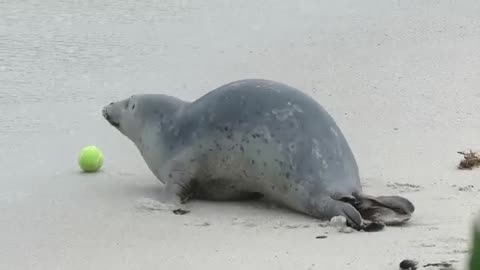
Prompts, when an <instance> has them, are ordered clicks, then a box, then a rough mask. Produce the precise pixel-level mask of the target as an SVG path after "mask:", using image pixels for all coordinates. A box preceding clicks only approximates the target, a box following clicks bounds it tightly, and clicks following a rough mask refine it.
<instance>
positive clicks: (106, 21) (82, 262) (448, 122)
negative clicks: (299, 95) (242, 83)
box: [0, 0, 480, 270]
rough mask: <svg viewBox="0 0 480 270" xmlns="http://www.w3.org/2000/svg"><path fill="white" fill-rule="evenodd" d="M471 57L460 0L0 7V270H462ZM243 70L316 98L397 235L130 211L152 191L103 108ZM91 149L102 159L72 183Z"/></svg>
mask: <svg viewBox="0 0 480 270" xmlns="http://www.w3.org/2000/svg"><path fill="white" fill-rule="evenodd" d="M479 48H480V2H479V1H475V0H464V1H436V0H425V1H410V0H408V1H396V0H389V1H380V0H364V1H353V0H341V1H323V0H322V1H319V0H301V1H274V0H257V1H221V0H211V1H199V0H177V1H174V0H166V1H153V0H146V1H118V0H112V1H100V0H93V1H63V0H62V1H50V0H47V1H33V0H27V1H14V0H4V1H0V108H1V111H0V130H1V131H0V153H1V155H0V167H1V168H2V170H0V269H2V270H3V269H5V270H7V269H18V270H21V269H32V270H37V269H49V270H53V269H72V270H73V269H79V270H80V269H81V270H86V269H115V270H123V269H128V270H130V269H142V270H148V269H175V270H176V269H179V270H181V269H305V270H307V269H311V270H313V269H369V270H377V269H378V270H386V269H398V267H399V266H398V265H399V263H400V262H401V261H402V260H404V259H414V260H418V261H419V262H420V264H421V265H425V264H428V263H439V262H450V263H452V264H453V266H454V267H455V269H458V270H460V269H466V268H465V265H466V261H467V259H468V249H469V245H470V242H469V241H470V234H471V226H472V220H473V217H474V215H475V214H476V213H477V212H478V211H480V196H479V194H480V183H479V182H478V181H479V179H480V168H479V169H474V170H458V169H457V168H456V166H457V164H458V163H459V161H460V160H461V158H462V156H461V155H459V154H458V153H457V151H463V150H469V149H472V150H480V114H479V113H478V112H479V109H480V50H479ZM244 78H265V79H272V80H276V81H280V82H283V83H286V84H289V85H292V86H294V87H297V88H298V89H301V90H302V91H305V93H307V94H309V95H311V96H312V97H314V98H315V99H316V100H317V101H318V102H319V103H320V104H322V106H324V107H325V108H326V109H327V110H328V112H329V113H330V114H331V115H332V116H333V117H334V118H335V120H336V121H337V123H338V125H339V127H340V128H341V129H342V131H343V133H344V135H345V136H346V137H347V140H348V142H349V144H350V146H351V148H352V150H353V152H354V154H355V156H356V159H357V162H358V165H359V167H360V173H361V177H362V183H363V186H364V188H365V191H367V192H368V193H371V194H375V195H381V194H388V195H401V196H404V197H406V198H408V199H410V200H411V201H412V202H413V203H414V204H415V206H416V212H415V213H414V216H413V218H412V219H411V221H410V222H409V223H408V225H406V226H402V227H387V228H386V229H385V230H384V231H381V232H375V233H365V232H352V233H341V232H338V231H337V230H336V229H335V228H333V227H330V226H327V224H326V223H325V222H320V221H319V220H316V219H313V218H310V217H308V216H304V215H300V214H297V213H294V212H291V211H289V210H285V209H281V208H278V207H274V206H271V205H267V204H264V203H260V202H255V203H254V202H222V203H219V202H206V201H192V202H190V203H189V209H190V210H191V212H190V213H189V214H187V215H173V214H172V213H170V212H161V211H153V212H152V211H145V210H142V209H139V208H137V207H136V203H137V201H138V200H140V199H142V198H148V197H153V196H155V194H156V193H157V192H158V191H159V190H160V188H161V185H160V183H159V182H158V180H157V179H156V178H155V177H154V176H153V174H152V173H151V172H150V171H149V170H148V168H147V166H146V164H145V162H144V161H143V159H142V157H141V155H140V153H139V152H138V150H137V149H136V148H135V146H134V145H133V144H132V143H131V142H130V141H128V140H127V138H125V137H124V136H123V135H121V134H120V133H119V132H117V131H116V130H115V129H113V128H112V127H111V126H110V125H109V124H108V123H107V122H106V121H105V119H103V117H102V114H101V109H102V107H103V106H104V105H106V104H108V103H110V102H111V101H114V100H119V99H123V98H126V97H128V96H130V95H132V94H137V93H163V94H168V95H174V96H177V97H179V98H182V99H184V100H188V101H193V100H195V99H196V98H198V97H200V96H202V95H203V94H205V93H207V92H208V91H210V90H211V89H213V88H216V87H218V86H220V85H222V84H224V83H227V82H230V81H234V80H239V79H244ZM91 144H93V145H96V146H98V147H99V148H100V149H101V150H102V151H103V153H104V157H105V164H104V166H103V168H102V171H100V172H99V173H95V174H83V173H81V172H80V170H79V167H78V164H77V155H78V153H79V151H80V149H81V148H82V147H83V146H86V145H91ZM323 235H326V236H327V237H326V238H322V239H317V238H316V237H317V236H323ZM419 269H440V268H438V267H430V268H423V267H420V268H419Z"/></svg>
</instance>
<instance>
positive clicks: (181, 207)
mask: <svg viewBox="0 0 480 270" xmlns="http://www.w3.org/2000/svg"><path fill="white" fill-rule="evenodd" d="M158 175H159V178H160V179H161V180H163V181H164V183H165V184H164V186H163V188H162V190H161V192H160V194H159V195H158V196H157V198H156V199H149V198H145V199H141V200H140V201H139V205H140V206H142V207H143V208H146V209H149V210H167V211H172V212H173V213H174V214H176V215H184V214H186V213H188V212H189V211H187V210H185V203H186V202H187V201H188V200H189V199H190V197H191V196H192V190H193V188H192V184H191V183H192V182H193V181H192V175H193V174H192V172H191V171H190V169H189V168H188V167H187V166H185V165H184V163H182V162H179V161H176V160H172V161H170V162H169V163H168V164H167V165H166V166H164V167H162V168H161V170H159V173H158Z"/></svg>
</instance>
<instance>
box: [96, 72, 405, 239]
mask: <svg viewBox="0 0 480 270" xmlns="http://www.w3.org/2000/svg"><path fill="white" fill-rule="evenodd" d="M102 112H103V116H104V117H105V119H106V120H107V121H108V122H109V123H110V124H111V125H112V126H114V127H116V128H117V129H118V130H119V131H120V132H121V133H122V134H124V135H125V136H126V137H128V138H129V139H130V140H131V141H132V142H133V143H134V144H135V145H136V147H137V148H138V149H139V151H140V153H141V155H142V156H143V158H144V160H145V162H146V163H147V165H148V167H149V168H150V170H151V171H152V172H153V174H154V175H155V176H156V177H157V178H158V180H160V182H162V183H163V184H164V185H163V188H162V191H161V194H159V197H158V201H159V203H161V204H164V205H169V206H172V209H177V208H178V209H181V208H182V207H183V206H184V204H185V203H186V202H187V201H188V200H189V199H190V198H195V199H204V200H246V199H256V198H264V199H266V200H269V201H272V202H275V203H277V204H280V205H282V206H284V207H286V208H290V209H292V210H294V211H298V212H301V213H304V214H307V215H310V216H313V217H315V218H318V219H321V220H328V219H331V218H332V217H335V216H344V217H345V218H346V220H347V225H349V226H351V227H353V228H355V229H358V230H361V229H364V230H367V229H366V228H368V226H370V225H372V224H377V225H379V224H380V228H383V226H385V225H392V224H402V223H404V222H406V221H408V220H409V219H410V218H411V215H412V214H413V212H414V206H413V204H412V203H411V202H410V201H409V200H407V199H405V198H403V197H399V196H377V197H375V196H371V195H367V194H364V193H363V191H362V186H361V183H360V177H359V169H358V167H357V163H356V161H355V157H354V155H353V153H352V151H351V149H350V147H349V145H348V143H347V141H346V139H345V137H344V135H343V134H342V132H341V131H340V129H339V127H338V126H337V124H336V123H335V121H334V119H333V118H332V117H331V116H330V115H329V114H328V113H327V111H326V110H325V109H324V108H323V107H322V106H321V105H320V104H319V103H317V102H316V101H315V100H314V99H313V98H311V97H310V96H308V95H306V94H304V93H303V92H302V91H300V90H298V89H295V88H293V87H291V86H289V85H286V84H283V83H279V82H275V81H270V80H263V79H246V80H240V81H235V82H231V83H228V84H225V85H223V86H220V87H218V88H216V89H214V90H212V91H210V92H208V93H207V94H205V95H204V96H202V97H200V98H198V99H197V100H195V101H193V102H187V101H183V100H180V99H178V98H176V97H172V96H167V95H162V94H141V95H133V96H131V97H129V98H127V99H124V100H121V101H118V102H112V103H110V104H109V105H107V106H105V107H104V108H103V111H102Z"/></svg>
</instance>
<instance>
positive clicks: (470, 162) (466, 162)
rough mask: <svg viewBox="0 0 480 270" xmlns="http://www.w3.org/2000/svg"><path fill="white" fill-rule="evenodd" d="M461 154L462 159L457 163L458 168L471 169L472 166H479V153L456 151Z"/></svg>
mask: <svg viewBox="0 0 480 270" xmlns="http://www.w3.org/2000/svg"><path fill="white" fill-rule="evenodd" d="M458 153H459V154H461V155H463V160H462V161H460V164H458V168H459V169H461V170H465V169H468V170H471V169H472V168H473V167H478V166H480V153H478V152H473V151H469V152H458Z"/></svg>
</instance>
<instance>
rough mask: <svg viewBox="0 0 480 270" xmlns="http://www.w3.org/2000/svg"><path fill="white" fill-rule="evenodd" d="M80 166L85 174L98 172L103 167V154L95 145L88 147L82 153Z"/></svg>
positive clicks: (79, 159)
mask: <svg viewBox="0 0 480 270" xmlns="http://www.w3.org/2000/svg"><path fill="white" fill-rule="evenodd" d="M78 164H79V165H80V168H82V170H83V171H85V172H96V171H98V170H99V169H100V168H101V167H102V165H103V154H102V152H101V151H100V149H98V148H97V147H96V146H94V145H89V146H86V147H84V148H82V150H81V151H80V155H79V156H78Z"/></svg>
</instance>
